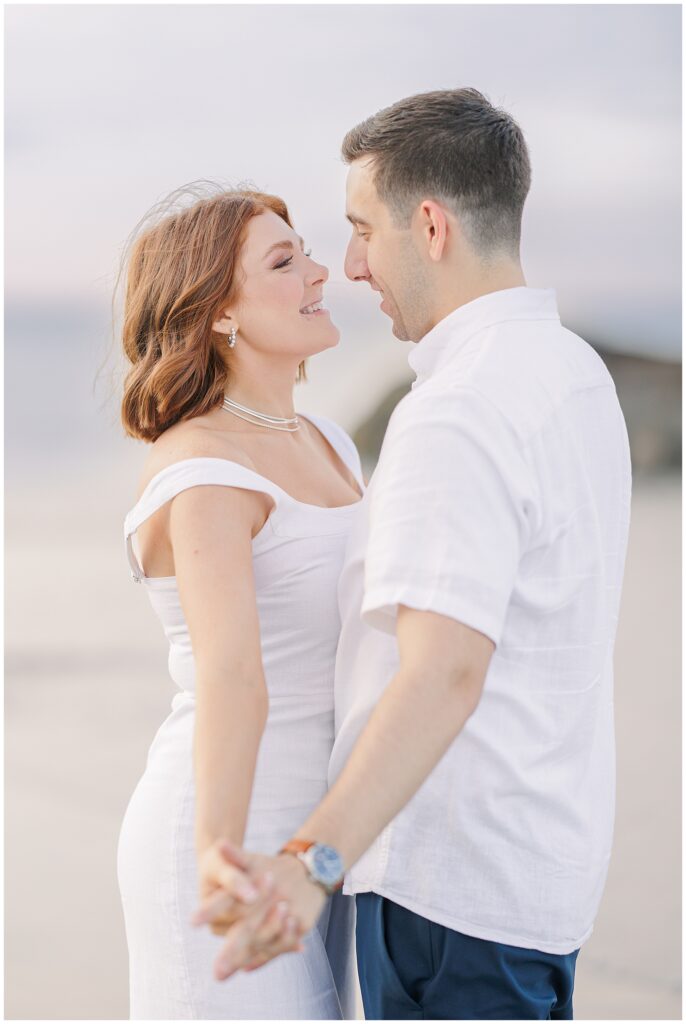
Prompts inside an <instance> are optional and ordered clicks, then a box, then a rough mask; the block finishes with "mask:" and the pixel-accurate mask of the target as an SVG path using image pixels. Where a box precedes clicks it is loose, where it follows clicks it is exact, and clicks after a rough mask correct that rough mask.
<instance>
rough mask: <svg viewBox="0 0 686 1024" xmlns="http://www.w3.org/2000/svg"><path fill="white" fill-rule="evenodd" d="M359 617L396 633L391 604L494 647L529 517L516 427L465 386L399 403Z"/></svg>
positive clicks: (380, 469)
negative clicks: (455, 626) (443, 619)
mask: <svg viewBox="0 0 686 1024" xmlns="http://www.w3.org/2000/svg"><path fill="white" fill-rule="evenodd" d="M372 483H373V487H372V489H371V490H372V493H371V500H370V522H369V542H368V547H367V555H366V560H365V584H364V599H363V604H362V618H363V620H364V621H366V622H367V623H369V624H370V625H372V626H374V627H375V628H377V629H381V630H383V631H385V632H394V631H395V621H396V616H397V609H398V605H400V604H403V605H407V606H409V607H411V608H416V609H419V610H423V611H433V612H437V613H439V614H441V615H446V616H448V617H450V618H453V619H456V620H458V621H459V622H462V623H464V624H465V625H466V626H469V627H470V628H472V629H475V630H477V631H478V632H480V633H483V634H485V635H486V636H487V637H489V638H490V639H491V640H492V641H493V642H494V643H495V644H498V642H499V640H500V637H501V634H502V629H503V624H504V621H505V616H506V613H507V607H508V603H509V600H510V596H511V594H512V590H513V586H514V583H515V579H516V575H517V569H518V566H519V562H520V559H521V556H522V554H523V552H524V550H525V548H526V545H527V543H528V541H529V535H530V532H531V527H532V521H533V518H534V515H535V506H536V487H535V478H534V474H533V471H532V469H531V467H530V465H529V463H528V461H527V459H526V457H525V452H524V450H523V444H522V441H521V439H520V438H519V436H518V434H517V432H516V430H515V429H514V427H513V426H512V425H511V423H510V422H509V421H508V420H507V419H506V418H505V416H504V415H503V414H502V413H501V412H500V411H499V410H498V409H497V407H496V406H495V405H494V404H493V403H492V401H491V400H490V399H489V398H488V397H487V396H485V395H483V394H482V393H480V392H479V391H477V390H475V389H472V388H469V387H462V386H452V387H448V388H445V387H443V388H441V389H440V390H439V389H434V388H431V387H428V386H426V385H425V386H424V387H422V389H421V393H417V394H416V395H415V394H413V393H410V395H408V396H407V398H405V399H404V400H403V402H402V403H401V404H400V406H398V407H397V409H396V411H395V413H394V414H393V417H392V418H391V422H390V423H389V427H388V431H387V435H386V438H385V439H384V444H383V448H382V452H381V456H380V459H379V464H378V466H377V469H376V472H375V474H374V478H373V481H372Z"/></svg>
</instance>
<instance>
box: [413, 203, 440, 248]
mask: <svg viewBox="0 0 686 1024" xmlns="http://www.w3.org/2000/svg"><path fill="white" fill-rule="evenodd" d="M413 219H414V220H415V221H416V223H415V225H414V226H415V229H416V230H417V231H419V233H420V236H421V240H422V243H423V248H424V251H425V252H426V254H427V256H428V257H429V259H430V260H431V261H432V262H434V263H438V262H439V260H441V259H442V257H443V254H444V252H445V247H446V242H447V239H448V230H449V224H448V217H447V214H446V212H445V209H444V208H443V207H442V206H441V204H440V203H437V202H436V201H435V200H434V199H424V200H423V201H422V202H421V203H420V204H419V206H418V207H417V210H416V211H415V215H414V218H413Z"/></svg>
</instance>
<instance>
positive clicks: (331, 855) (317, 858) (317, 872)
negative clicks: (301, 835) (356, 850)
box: [308, 843, 343, 885]
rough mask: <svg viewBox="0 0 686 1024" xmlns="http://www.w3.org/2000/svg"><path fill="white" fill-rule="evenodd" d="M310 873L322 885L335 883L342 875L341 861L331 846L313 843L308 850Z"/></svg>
mask: <svg viewBox="0 0 686 1024" xmlns="http://www.w3.org/2000/svg"><path fill="white" fill-rule="evenodd" d="M308 853H309V854H310V864H311V865H312V874H313V875H314V876H315V878H316V879H317V881H319V882H323V883H324V885H336V884H337V882H339V881H340V880H341V878H342V877H343V861H342V860H341V857H340V854H339V853H338V851H337V850H334V848H333V846H324V844H323V843H315V844H314V846H311V847H310V849H309V850H308Z"/></svg>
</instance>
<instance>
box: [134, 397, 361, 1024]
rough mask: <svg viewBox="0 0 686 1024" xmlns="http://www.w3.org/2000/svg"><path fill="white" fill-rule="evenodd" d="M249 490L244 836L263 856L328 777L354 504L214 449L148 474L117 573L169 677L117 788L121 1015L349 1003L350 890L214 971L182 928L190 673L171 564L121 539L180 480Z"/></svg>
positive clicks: (316, 1008) (191, 900) (224, 1013)
mask: <svg viewBox="0 0 686 1024" xmlns="http://www.w3.org/2000/svg"><path fill="white" fill-rule="evenodd" d="M307 418H308V419H309V420H311V421H312V422H314V423H315V425H316V426H317V427H318V428H319V430H320V431H321V433H322V434H323V435H324V437H325V438H326V439H327V441H328V442H329V444H330V445H331V446H332V447H333V449H334V450H335V451H336V453H337V454H338V456H339V457H340V458H341V459H342V461H343V462H344V463H345V465H346V466H347V467H348V468H349V469H350V470H351V472H352V473H353V474H354V476H355V478H356V479H357V481H358V483H359V485H360V490H361V491H362V492H363V493H364V481H363V477H362V472H361V467H360V460H359V456H358V453H357V450H356V448H355V446H354V444H353V442H352V441H351V439H350V438H349V437H348V435H347V434H346V433H345V432H344V431H343V430H342V429H341V428H340V427H338V426H337V425H336V424H335V423H333V422H332V421H331V420H328V419H326V418H324V417H320V416H309V415H308V417H307ZM207 484H209V485H213V486H216V485H222V486H226V487H240V488H243V489H247V490H253V491H262V492H264V493H266V494H269V495H270V496H271V497H272V498H273V499H274V502H275V507H274V508H273V510H272V512H271V514H270V515H269V518H268V519H267V521H266V523H265V524H264V526H263V527H262V529H261V530H260V532H259V533H258V534H257V536H256V537H255V538H254V539H253V565H254V573H255V585H256V592H257V606H258V613H259V622H260V634H261V646H262V661H263V664H264V672H265V677H266V682H267V689H268V693H269V715H268V720H267V725H266V728H265V731H264V734H263V736H262V740H261V744H260V749H259V755H258V759H257V767H256V772H255V781H254V786H253V791H252V797H251V801H250V808H249V814H248V822H247V829H246V835H245V840H244V845H245V847H246V848H247V849H250V850H256V851H259V852H262V853H274V852H276V851H277V850H278V849H279V848H280V847H281V845H282V844H283V843H284V842H285V841H286V840H287V839H288V838H290V836H291V835H292V834H293V833H294V831H295V830H296V829H297V828H298V827H299V826H300V825H302V823H303V821H304V820H305V819H306V818H307V816H308V815H309V814H310V812H311V811H312V809H313V808H314V807H315V806H316V805H317V804H318V803H319V801H320V800H321V799H322V797H323V796H324V794H325V792H326V789H327V781H326V780H327V771H328V765H329V755H330V753H331V748H332V746H333V740H334V697H333V681H334V663H335V657H336V646H337V643H338V636H339V632H340V620H339V613H338V602H337V586H338V580H339V576H340V571H341V565H342V560H343V554H344V549H345V545H346V541H347V537H348V533H349V528H350V524H351V519H352V516H353V514H354V511H355V507H356V504H357V503H356V502H353V504H351V505H346V506H341V507H336V508H324V507H321V508H320V507H319V506H316V505H308V504H304V503H303V502H300V501H296V500H295V499H294V498H293V497H291V496H290V495H289V494H287V493H286V492H285V491H283V490H282V489H281V488H280V487H278V486H277V485H276V484H274V483H272V482H271V481H270V480H267V479H265V478H264V477H262V476H260V475H259V474H258V473H254V472H252V471H251V470H249V469H247V468H245V467H244V466H241V465H239V464H238V463H235V462H230V461H229V460H226V459H221V458H191V459H184V460H183V461H181V462H177V463H175V464H173V465H171V466H168V467H167V468H166V469H164V470H162V471H161V472H160V473H158V474H157V475H156V476H155V477H153V479H152V480H151V481H150V483H149V484H148V486H147V487H146V489H145V491H144V492H143V494H142V496H141V498H140V500H139V501H138V502H137V504H136V505H135V506H134V508H133V509H132V510H131V511H130V512H129V514H128V515H127V517H126V521H125V540H126V550H127V555H128V558H129V564H130V567H131V571H132V575H133V577H134V579H135V580H137V581H138V582H140V583H141V584H143V585H144V587H145V589H146V590H147V592H148V595H149V597H150V601H151V602H152V605H153V608H154V609H155V611H156V613H157V615H158V616H159V618H160V621H161V623H162V626H163V628H164V631H165V634H166V636H167V638H168V640H169V671H170V673H171V677H172V679H173V680H174V682H175V683H176V685H177V686H178V688H179V692H178V693H177V694H176V695H175V697H174V698H173V700H172V710H171V714H170V715H169V716H168V718H167V719H166V720H165V721H164V722H163V724H162V726H161V728H160V729H159V730H158V732H157V735H156V736H155V739H154V741H153V744H152V747H151V749H150V752H149V755H148V760H147V766H146V768H145V772H144V774H143V777H142V778H141V780H140V782H139V783H138V786H137V788H136V790H135V791H134V794H133V796H132V798H131V801H130V803H129V806H128V808H127V811H126V815H125V818H124V822H123V825H122V830H121V835H120V840H119V849H118V876H119V886H120V891H121V897H122V902H123V908H124V918H125V924H126V936H127V941H128V947H129V960H130V993H131V1018H132V1019H136V1020H140V1019H145V1020H159V1019H171V1020H199V1019H200V1020H202V1019H204V1020H234V1019H250V1018H257V1019H263V1020H269V1019H284V1020H297V1019H341V1018H343V1019H345V1018H351V1017H353V1016H354V994H355V977H354V975H355V967H354V958H353V935H354V905H353V898H352V897H349V896H343V895H342V894H337V895H336V896H335V897H333V899H331V900H329V901H328V902H327V905H326V908H325V910H324V912H323V913H322V916H321V918H320V920H319V922H318V925H317V927H315V928H313V929H312V931H311V932H310V933H309V934H308V935H307V936H306V938H305V940H304V944H305V950H304V952H302V953H289V954H287V955H285V956H282V957H280V958H277V959H276V960H273V961H271V962H270V963H269V964H267V965H266V966H264V967H262V968H260V969H259V970H257V971H254V972H251V973H247V974H246V973H241V972H239V973H238V974H236V975H233V976H232V977H230V978H229V979H228V980H227V981H224V982H218V981H215V980H214V977H213V962H214V959H215V956H216V954H217V952H218V949H219V947H220V945H221V941H222V940H221V939H220V938H218V937H216V936H214V935H212V933H211V932H210V931H209V929H207V928H194V927H192V926H191V925H190V923H189V922H190V918H191V914H192V912H193V910H194V909H195V908H196V907H197V905H198V880H197V865H196V855H195V850H194V783H193V765H192V744H193V727H194V709H195V671H194V662H193V652H192V650H191V642H190V637H189V634H188V629H187V626H186V623H185V621H184V616H183V612H182V610H181V605H180V602H179V594H178V590H177V586H176V579H175V577H163V578H160V577H157V578H148V577H146V576H145V575H144V574H143V572H142V570H141V568H140V566H139V563H138V560H137V558H136V555H135V552H134V548H133V537H134V534H135V532H136V530H137V529H138V527H139V526H140V524H141V523H142V522H144V521H145V520H146V519H147V518H148V517H149V516H151V515H152V514H153V513H154V512H155V511H156V510H157V509H159V508H160V507H161V506H162V505H164V504H165V503H166V502H168V501H170V500H171V499H172V498H173V497H174V496H175V495H177V494H179V492H181V491H183V490H185V489H186V488H189V487H198V486H202V485H207Z"/></svg>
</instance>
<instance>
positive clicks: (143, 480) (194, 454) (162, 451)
mask: <svg viewBox="0 0 686 1024" xmlns="http://www.w3.org/2000/svg"><path fill="white" fill-rule="evenodd" d="M200 420H201V418H200V417H198V418H197V419H195V420H187V421H184V422H182V423H175V424H174V426H173V427H169V429H168V430H165V431H164V433H162V434H160V436H159V437H158V438H157V440H156V441H153V443H152V444H151V445H150V449H149V451H148V456H147V458H146V460H145V462H144V464H143V469H142V472H141V477H140V482H139V488H138V493H139V495H140V494H142V493H143V491H144V490H145V488H146V487H147V486H148V484H149V483H150V481H151V480H152V479H153V478H154V477H155V476H157V475H158V473H161V472H162V470H164V469H167V468H168V467H169V466H172V465H174V463H176V462H183V461H184V459H207V458H209V459H226V460H228V461H230V462H237V463H239V464H240V465H241V466H245V467H246V468H247V469H252V470H253V471H255V466H254V464H253V461H252V459H251V458H250V456H249V455H248V454H247V452H246V451H245V449H244V448H243V447H242V446H241V444H240V439H239V438H238V437H234V436H232V435H231V434H229V433H227V432H226V431H222V430H218V429H217V428H216V427H215V426H213V425H211V424H207V423H205V422H200Z"/></svg>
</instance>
